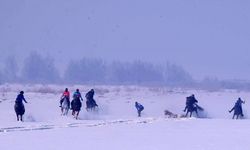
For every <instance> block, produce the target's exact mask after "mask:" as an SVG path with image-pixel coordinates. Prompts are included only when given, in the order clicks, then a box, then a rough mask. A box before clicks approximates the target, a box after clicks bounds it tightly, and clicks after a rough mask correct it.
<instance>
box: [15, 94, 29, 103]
mask: <svg viewBox="0 0 250 150" xmlns="http://www.w3.org/2000/svg"><path fill="white" fill-rule="evenodd" d="M23 101H24V102H25V103H27V101H26V100H25V98H24V96H23V94H21V93H20V94H18V95H17V98H16V103H22V102H23Z"/></svg>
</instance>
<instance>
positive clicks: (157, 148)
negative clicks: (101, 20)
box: [0, 85, 250, 150]
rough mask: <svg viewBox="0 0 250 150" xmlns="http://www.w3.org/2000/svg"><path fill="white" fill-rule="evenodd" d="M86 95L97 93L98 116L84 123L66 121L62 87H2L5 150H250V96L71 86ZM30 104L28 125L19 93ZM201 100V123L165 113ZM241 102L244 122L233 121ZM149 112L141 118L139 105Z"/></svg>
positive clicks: (83, 116)
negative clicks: (19, 109)
mask: <svg viewBox="0 0 250 150" xmlns="http://www.w3.org/2000/svg"><path fill="white" fill-rule="evenodd" d="M67 87H68V88H69V89H70V91H71V93H73V91H74V90H75V89H76V88H79V89H80V91H81V92H82V95H84V94H85V93H86V92H87V91H88V90H89V89H91V88H94V89H95V91H96V95H95V99H96V101H97V103H98V104H99V106H100V109H99V111H98V113H89V112H86V111H85V109H84V107H85V103H83V109H82V111H81V112H80V119H79V120H74V119H73V118H72V117H71V116H70V115H68V116H66V117H62V116H60V110H59V107H58V106H59V98H60V96H61V93H62V91H63V90H64V88H65V87H62V86H56V85H46V86H43V85H25V86H22V85H3V86H0V95H1V98H0V101H1V102H0V114H1V115H0V149H1V150H2V149H4V150H15V149H19V150H32V149H36V150H44V149H46V150H55V149H62V150H64V149H65V150H66V149H67V150H68V149H74V148H75V149H90V150H99V149H105V150H113V149H114V150H138V149H140V150H165V149H169V150H183V149H188V150H249V149H250V144H249V143H250V128H249V127H250V120H249V119H247V118H248V117H247V112H248V110H249V109H250V106H249V105H250V104H249V103H248V98H249V97H250V92H238V91H232V90H223V91H216V92H208V91H195V90H180V89H168V88H156V87H155V88H148V87H136V86H95V87H90V86H80V85H75V86H67ZM20 89H22V90H24V91H25V97H26V99H27V101H28V102H29V103H28V104H26V105H25V107H26V113H25V115H24V122H17V121H16V118H15V113H14V109H13V105H14V100H15V98H16V95H17V94H18V92H19V90H20ZM191 94H195V95H196V98H197V99H198V100H199V105H201V106H202V107H204V108H205V112H203V113H202V114H201V116H203V117H206V118H202V119H197V118H166V117H165V116H164V110H165V109H167V110H170V111H171V112H173V113H177V114H183V112H182V110H183V109H184V104H185V97H186V96H189V95H191ZM238 97H241V98H242V99H243V100H245V101H246V104H245V105H243V111H244V113H245V116H246V118H245V119H244V120H232V119H231V117H232V114H229V113H228V110H229V109H230V108H231V107H232V106H233V104H234V101H235V100H236V99H237V98H238ZM135 101H139V102H141V103H142V104H143V105H144V106H145V110H144V112H143V114H142V116H143V117H141V118H138V117H136V110H135V108H134V102H135Z"/></svg>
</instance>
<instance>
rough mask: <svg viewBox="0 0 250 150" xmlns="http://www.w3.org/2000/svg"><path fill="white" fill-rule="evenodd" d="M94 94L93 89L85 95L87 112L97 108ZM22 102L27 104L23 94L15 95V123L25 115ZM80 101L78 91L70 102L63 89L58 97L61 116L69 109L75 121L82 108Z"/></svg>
mask: <svg viewBox="0 0 250 150" xmlns="http://www.w3.org/2000/svg"><path fill="white" fill-rule="evenodd" d="M94 94H95V91H94V89H91V90H90V91H89V92H87V93H86V95H85V98H86V110H87V111H90V110H95V108H96V107H98V105H97V103H96V101H95V100H94ZM23 101H24V102H25V103H28V102H27V101H26V99H25V98H24V92H23V91H21V92H20V93H19V94H18V95H17V98H16V101H15V105H14V109H15V112H16V116H17V121H19V120H20V121H22V120H23V118H22V116H23V114H24V113H25V108H24V104H23ZM81 101H83V98H82V95H81V93H80V91H79V89H76V91H75V92H74V93H73V100H72V101H70V92H69V90H68V88H65V90H64V92H63V94H62V96H61V97H60V106H59V107H61V111H62V115H67V113H68V110H69V109H71V110H72V115H73V116H74V117H75V118H76V119H77V117H78V115H79V112H80V110H81V107H82V102H81Z"/></svg>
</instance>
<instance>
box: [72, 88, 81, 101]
mask: <svg viewBox="0 0 250 150" xmlns="http://www.w3.org/2000/svg"><path fill="white" fill-rule="evenodd" d="M73 99H79V100H82V101H83V98H82V95H81V93H80V91H79V89H76V91H75V93H74V94H73Z"/></svg>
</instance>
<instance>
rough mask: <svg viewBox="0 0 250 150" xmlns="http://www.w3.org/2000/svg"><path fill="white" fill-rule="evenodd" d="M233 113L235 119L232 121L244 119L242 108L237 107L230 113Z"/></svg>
mask: <svg viewBox="0 0 250 150" xmlns="http://www.w3.org/2000/svg"><path fill="white" fill-rule="evenodd" d="M232 111H234V114H233V117H232V119H234V117H235V116H236V119H239V117H240V118H243V116H244V115H243V113H242V108H241V106H238V105H235V106H234V107H233V108H232V109H231V110H230V111H229V112H230V113H231V112H232Z"/></svg>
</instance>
